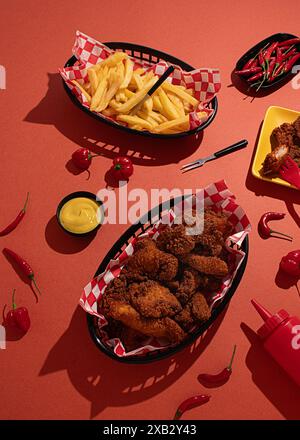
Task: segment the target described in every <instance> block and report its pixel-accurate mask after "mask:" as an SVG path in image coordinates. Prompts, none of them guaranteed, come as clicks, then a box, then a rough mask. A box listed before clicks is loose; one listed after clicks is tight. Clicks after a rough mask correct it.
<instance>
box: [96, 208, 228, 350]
mask: <svg viewBox="0 0 300 440" xmlns="http://www.w3.org/2000/svg"><path fill="white" fill-rule="evenodd" d="M191 227H192V226H191V224H189V225H188V226H187V225H184V224H183V225H182V224H178V225H177V224H176V225H173V226H172V227H170V226H165V227H164V228H163V229H162V230H161V231H160V234H159V235H158V238H157V240H156V241H154V240H152V239H150V238H144V239H141V240H139V241H138V242H137V244H136V246H135V252H134V254H133V255H132V256H131V257H130V258H129V260H128V261H127V263H126V265H125V266H124V268H123V269H122V271H121V274H120V276H119V277H118V278H115V279H114V280H113V281H112V282H111V283H110V284H109V285H108V287H107V289H106V291H105V294H104V295H103V298H102V301H101V303H100V304H99V307H100V311H101V313H103V315H104V316H105V317H106V318H107V319H108V322H109V324H108V326H107V328H106V330H107V333H108V335H109V337H119V338H120V339H121V341H122V342H123V344H124V346H125V348H126V349H127V350H133V349H135V348H137V347H138V346H141V345H143V340H144V341H146V340H147V339H149V337H152V338H153V337H154V338H158V339H160V340H163V341H166V343H170V344H178V343H180V342H181V341H183V339H184V338H185V337H186V336H187V332H189V331H192V330H193V328H195V326H196V325H197V324H201V323H202V322H205V321H207V320H208V319H209V318H210V308H209V306H208V303H207V300H206V295H208V294H210V293H211V292H216V291H217V290H218V289H219V288H220V286H221V283H222V278H223V277H224V276H226V275H227V274H228V266H227V262H226V256H227V253H226V252H224V241H225V239H226V238H227V237H228V235H229V234H230V233H231V232H232V225H231V224H230V223H229V222H228V219H227V217H226V216H225V215H224V214H220V213H215V212H214V211H213V210H212V209H210V208H206V210H205V213H204V228H202V231H201V233H199V234H196V235H190V234H189V232H190V230H189V228H191Z"/></svg>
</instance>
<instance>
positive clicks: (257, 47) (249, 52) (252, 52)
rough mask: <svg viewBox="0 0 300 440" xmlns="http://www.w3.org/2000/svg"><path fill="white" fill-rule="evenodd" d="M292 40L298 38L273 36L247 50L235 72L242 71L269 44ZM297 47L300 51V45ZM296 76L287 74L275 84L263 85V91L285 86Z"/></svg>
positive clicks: (289, 35) (291, 35) (285, 35)
mask: <svg viewBox="0 0 300 440" xmlns="http://www.w3.org/2000/svg"><path fill="white" fill-rule="evenodd" d="M291 38H297V36H296V35H293V34H283V33H279V34H274V35H271V36H270V37H268V38H265V39H264V40H262V41H260V42H259V43H257V44H256V45H255V46H253V47H251V49H249V50H247V52H246V53H245V54H244V55H243V56H242V57H241V58H240V59H239V60H238V61H237V63H236V66H235V70H242V69H243V66H244V65H245V64H246V63H247V61H249V60H250V59H251V58H252V57H254V56H255V55H256V54H257V53H258V52H259V51H260V49H262V48H263V47H264V46H265V45H266V44H267V43H274V42H275V41H285V40H289V39H291ZM296 47H297V49H298V51H299V50H300V43H298V44H296ZM295 75H296V73H292V72H287V73H285V74H284V75H282V76H279V77H278V78H277V79H275V80H274V81H273V82H271V83H267V84H263V85H262V86H261V89H267V88H271V87H274V86H276V85H277V86H278V85H279V84H284V83H285V82H287V81H289V80H290V79H291V78H293V76H295ZM239 78H240V79H241V80H242V81H243V82H244V83H245V84H247V85H249V83H248V82H247V80H246V79H245V78H243V77H242V76H240V77H239Z"/></svg>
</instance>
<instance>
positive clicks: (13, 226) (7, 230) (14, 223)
mask: <svg viewBox="0 0 300 440" xmlns="http://www.w3.org/2000/svg"><path fill="white" fill-rule="evenodd" d="M28 198H29V193H27V197H26V201H25V204H24V207H23V208H22V209H21V211H20V212H19V214H18V215H17V217H16V218H15V219H14V220H13V221H12V222H11V223H10V224H9V225H8V226H6V228H5V229H3V230H2V231H0V237H3V236H4V235H7V234H9V233H10V232H11V231H13V230H14V229H16V227H17V226H18V224H19V223H20V222H21V220H22V218H23V217H24V215H25V212H26V207H27V203H28Z"/></svg>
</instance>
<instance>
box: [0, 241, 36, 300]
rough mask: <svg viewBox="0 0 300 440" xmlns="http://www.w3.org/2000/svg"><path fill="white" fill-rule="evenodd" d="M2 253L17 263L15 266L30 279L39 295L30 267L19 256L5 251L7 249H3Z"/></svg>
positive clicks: (8, 250)
mask: <svg viewBox="0 0 300 440" xmlns="http://www.w3.org/2000/svg"><path fill="white" fill-rule="evenodd" d="M3 252H4V253H5V254H6V255H8V256H9V257H10V258H11V259H12V260H13V261H15V262H16V263H17V265H18V266H19V267H20V269H21V270H22V272H23V273H24V275H26V276H27V277H28V278H29V279H30V281H32V282H33V284H34V286H35V288H36V290H37V291H38V292H39V294H40V295H41V292H40V290H39V288H38V286H37V284H36V282H35V278H34V272H33V270H32V269H31V267H30V266H29V264H28V263H27V262H26V261H25V260H24V258H22V257H20V255H18V254H16V253H15V252H14V251H11V250H10V249H7V248H4V249H3Z"/></svg>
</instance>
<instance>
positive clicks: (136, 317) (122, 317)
mask: <svg viewBox="0 0 300 440" xmlns="http://www.w3.org/2000/svg"><path fill="white" fill-rule="evenodd" d="M106 304H107V306H108V307H107V308H106V314H107V316H109V317H111V318H114V319H116V320H117V321H121V322H122V323H123V324H124V325H126V326H128V327H130V328H132V329H134V330H136V331H138V332H141V333H143V334H145V335H149V336H153V337H156V338H165V339H167V340H168V341H169V342H170V343H179V342H181V341H182V340H183V339H184V338H185V336H186V334H185V332H184V331H183V330H182V328H181V327H180V326H179V325H178V324H177V323H176V322H175V321H173V319H171V318H169V317H166V318H159V319H155V318H144V317H142V316H141V315H140V314H139V313H138V312H137V311H136V310H135V309H134V308H133V307H132V306H131V305H130V304H128V303H125V302H123V301H122V300H118V299H116V298H115V297H110V298H109V299H108V301H107V303H106Z"/></svg>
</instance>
